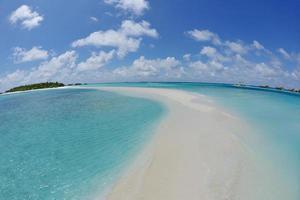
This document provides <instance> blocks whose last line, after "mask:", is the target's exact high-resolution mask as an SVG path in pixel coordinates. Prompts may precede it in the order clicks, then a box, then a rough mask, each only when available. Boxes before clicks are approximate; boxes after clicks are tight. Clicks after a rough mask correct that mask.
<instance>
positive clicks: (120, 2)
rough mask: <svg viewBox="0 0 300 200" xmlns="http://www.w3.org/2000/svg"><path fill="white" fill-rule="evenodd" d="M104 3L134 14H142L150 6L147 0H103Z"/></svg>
mask: <svg viewBox="0 0 300 200" xmlns="http://www.w3.org/2000/svg"><path fill="white" fill-rule="evenodd" d="M104 2H105V3H107V4H110V5H114V6H115V7H116V8H118V9H121V10H124V11H125V12H129V13H132V14H135V15H143V14H144V12H145V10H148V9H149V8H150V6H149V2H148V1H147V0H104Z"/></svg>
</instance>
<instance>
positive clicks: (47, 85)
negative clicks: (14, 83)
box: [5, 82, 65, 93]
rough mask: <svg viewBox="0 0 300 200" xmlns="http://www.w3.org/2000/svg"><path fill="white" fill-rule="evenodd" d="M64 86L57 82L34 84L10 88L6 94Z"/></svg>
mask: <svg viewBox="0 0 300 200" xmlns="http://www.w3.org/2000/svg"><path fill="white" fill-rule="evenodd" d="M63 86H65V85H64V84H63V83H59V82H45V83H35V84H30V85H22V86H18V87H14V88H11V89H9V90H7V91H5V92H6V93H8V92H19V91H27V90H36V89H44V88H57V87H63Z"/></svg>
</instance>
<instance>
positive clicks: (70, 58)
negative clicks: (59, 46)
mask: <svg viewBox="0 0 300 200" xmlns="http://www.w3.org/2000/svg"><path fill="white" fill-rule="evenodd" d="M76 60H77V54H76V52H75V51H67V52H65V53H63V54H61V55H59V56H57V57H53V58H51V59H50V60H49V61H45V62H42V63H41V64H40V65H38V66H37V67H34V68H32V69H30V70H16V71H15V72H12V73H10V74H7V75H6V76H4V77H1V78H0V86H1V87H0V90H6V89H8V88H10V87H13V86H16V85H23V84H30V83H36V82H45V81H68V80H69V79H70V78H71V77H72V73H73V71H74V69H75V67H76Z"/></svg>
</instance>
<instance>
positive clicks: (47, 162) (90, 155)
mask: <svg viewBox="0 0 300 200" xmlns="http://www.w3.org/2000/svg"><path fill="white" fill-rule="evenodd" d="M163 112H164V109H163V107H162V106H161V105H160V104H158V103H156V102H152V101H150V100H146V99H137V98H131V97H125V96H121V95H117V94H113V93H109V92H102V91H97V90H87V89H64V90H49V91H35V92H30V93H22V94H13V95H7V96H0V199H1V200H23V199H24V200H41V199H43V200H48V199H53V200H54V199H55V200H62V199H66V200H69V199H72V200H76V199H85V200H86V199H89V198H92V197H93V195H97V194H96V193H97V192H101V191H102V190H104V189H105V188H106V186H107V185H109V184H110V183H112V182H113V180H114V179H115V178H117V176H118V173H119V172H120V171H121V170H122V169H124V167H125V166H126V162H129V161H130V158H131V157H133V155H134V154H135V153H136V152H137V151H138V149H139V148H140V147H141V146H142V144H143V142H144V141H147V138H149V137H151V131H150V129H151V127H152V126H153V125H154V124H155V122H157V121H158V120H159V118H160V117H161V116H162V114H163Z"/></svg>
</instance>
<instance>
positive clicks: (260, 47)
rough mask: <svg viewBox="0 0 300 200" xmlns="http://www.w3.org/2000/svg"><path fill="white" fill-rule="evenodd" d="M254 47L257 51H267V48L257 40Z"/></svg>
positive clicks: (253, 44)
mask: <svg viewBox="0 0 300 200" xmlns="http://www.w3.org/2000/svg"><path fill="white" fill-rule="evenodd" d="M252 46H253V47H254V48H255V49H258V50H264V49H265V47H264V46H263V45H262V44H260V43H259V42H258V41H256V40H254V41H253V43H252Z"/></svg>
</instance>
